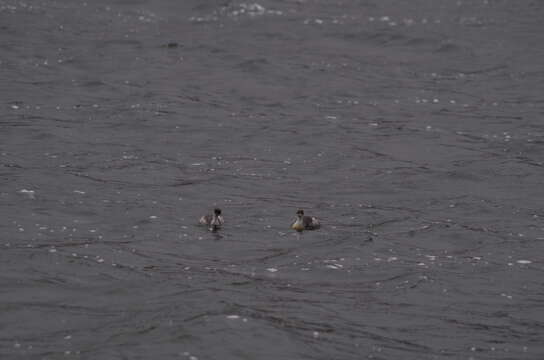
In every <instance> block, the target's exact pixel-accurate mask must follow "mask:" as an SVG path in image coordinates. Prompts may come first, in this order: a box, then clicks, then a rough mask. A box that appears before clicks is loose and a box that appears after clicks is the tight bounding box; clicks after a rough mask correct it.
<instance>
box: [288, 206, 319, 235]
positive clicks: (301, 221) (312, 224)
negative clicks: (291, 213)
mask: <svg viewBox="0 0 544 360" xmlns="http://www.w3.org/2000/svg"><path fill="white" fill-rule="evenodd" d="M320 226H321V224H320V223H319V220H317V219H316V218H315V217H313V216H304V210H302V209H300V210H298V211H297V219H296V220H295V222H294V223H293V225H291V228H292V229H294V230H296V231H302V230H315V229H319V227H320Z"/></svg>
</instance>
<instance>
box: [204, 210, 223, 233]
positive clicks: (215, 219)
mask: <svg viewBox="0 0 544 360" xmlns="http://www.w3.org/2000/svg"><path fill="white" fill-rule="evenodd" d="M198 222H199V223H200V224H201V225H206V226H208V227H209V229H210V231H216V230H219V228H221V225H223V223H224V222H225V220H223V216H221V209H219V208H215V209H213V214H207V215H204V216H202V217H201V218H200V220H199V221H198Z"/></svg>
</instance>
